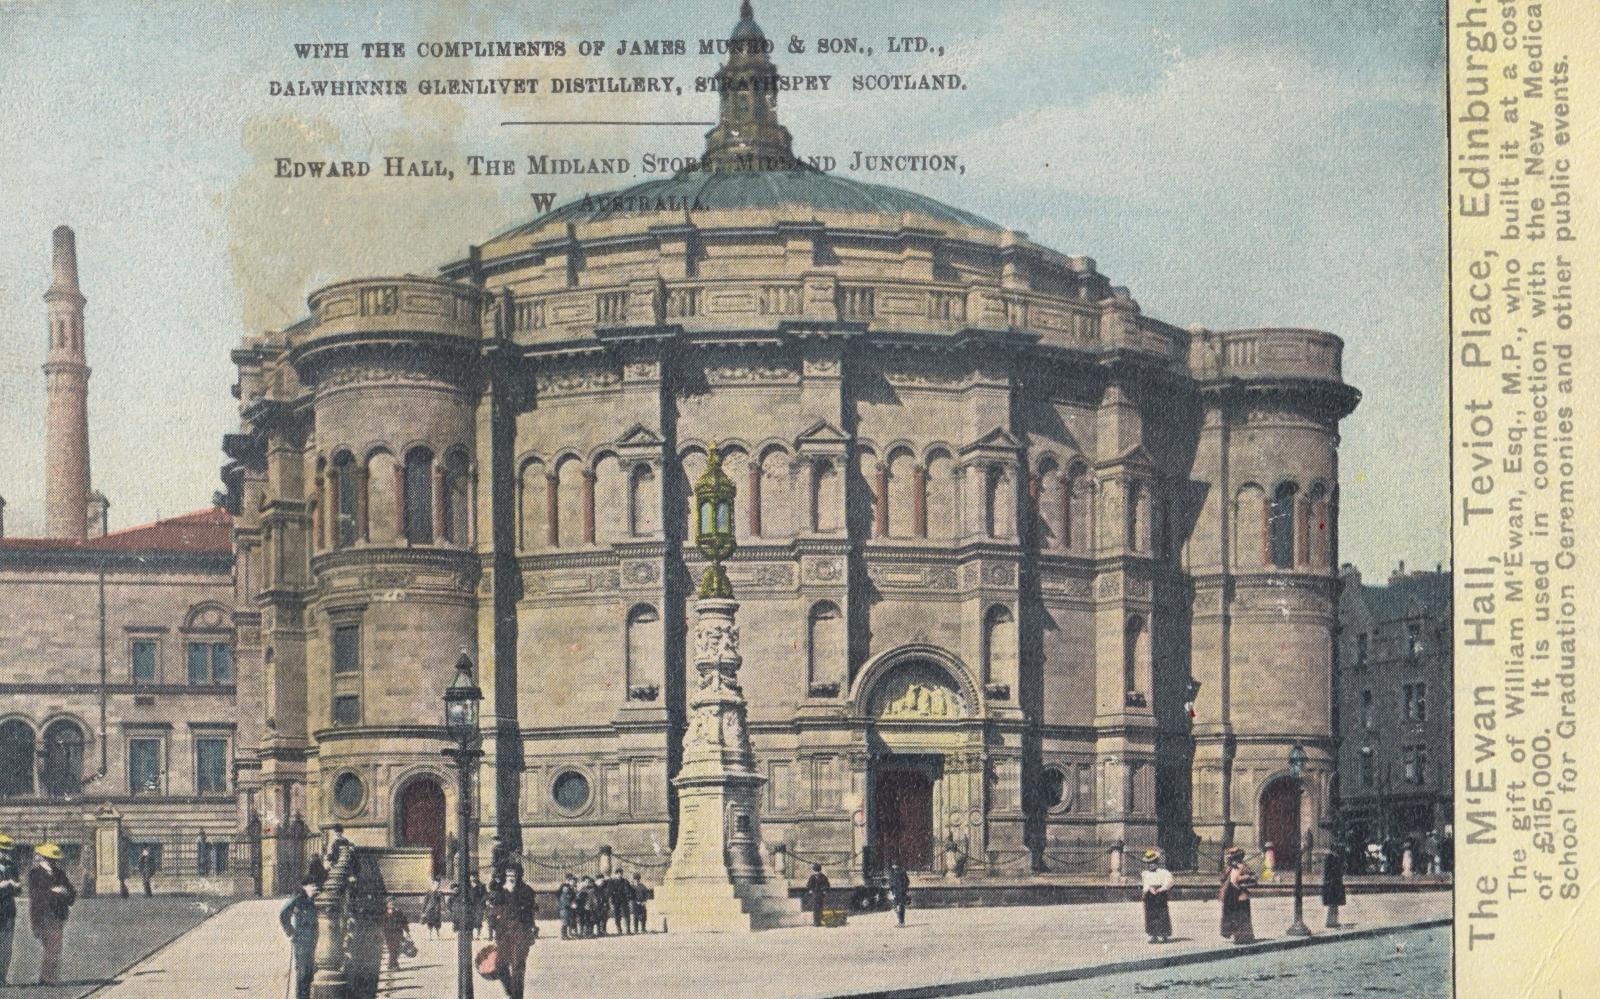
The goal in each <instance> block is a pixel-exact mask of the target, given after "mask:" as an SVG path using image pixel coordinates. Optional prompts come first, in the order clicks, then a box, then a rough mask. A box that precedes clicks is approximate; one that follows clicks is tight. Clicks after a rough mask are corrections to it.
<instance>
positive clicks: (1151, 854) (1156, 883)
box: [1139, 850, 1172, 943]
mask: <svg viewBox="0 0 1600 999" xmlns="http://www.w3.org/2000/svg"><path fill="white" fill-rule="evenodd" d="M1139 881H1140V883H1141V884H1142V885H1143V889H1144V890H1143V891H1142V892H1141V898H1142V900H1143V902H1144V932H1145V935H1146V936H1148V937H1149V938H1150V942H1151V943H1166V942H1167V941H1168V940H1170V939H1172V913H1171V912H1170V911H1169V910H1168V909H1167V895H1168V894H1169V893H1170V892H1171V891H1172V872H1171V871H1169V870H1167V869H1166V867H1164V866H1162V863H1161V853H1160V852H1159V851H1157V850H1146V851H1145V852H1144V870H1143V871H1141V872H1140V873H1139Z"/></svg>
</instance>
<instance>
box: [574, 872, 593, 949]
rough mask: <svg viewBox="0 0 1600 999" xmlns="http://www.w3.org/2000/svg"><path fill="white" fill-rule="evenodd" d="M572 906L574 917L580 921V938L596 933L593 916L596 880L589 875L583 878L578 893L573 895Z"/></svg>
mask: <svg viewBox="0 0 1600 999" xmlns="http://www.w3.org/2000/svg"><path fill="white" fill-rule="evenodd" d="M572 904H573V906H574V915H575V916H576V918H577V920H578V936H580V937H586V936H588V935H589V934H590V933H592V932H594V918H593V915H592V911H593V909H594V879H593V878H591V877H589V876H588V875H587V874H585V875H584V876H583V882H582V883H581V884H579V885H578V888H577V890H576V892H575V893H574V894H573V897H572Z"/></svg>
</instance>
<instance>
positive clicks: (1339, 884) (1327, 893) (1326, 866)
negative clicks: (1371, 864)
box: [1322, 847, 1344, 930]
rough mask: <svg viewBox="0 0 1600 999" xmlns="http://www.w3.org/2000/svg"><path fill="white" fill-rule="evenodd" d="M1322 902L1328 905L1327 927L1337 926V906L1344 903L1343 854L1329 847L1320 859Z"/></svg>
mask: <svg viewBox="0 0 1600 999" xmlns="http://www.w3.org/2000/svg"><path fill="white" fill-rule="evenodd" d="M1322 904H1323V905H1325V906H1327V907H1328V929H1330V930H1336V929H1338V928H1339V906H1341V905H1344V854H1342V853H1340V852H1339V850H1338V849H1337V848H1334V847H1329V848H1328V855H1327V856H1326V857H1325V858H1324V859H1323V861H1322Z"/></svg>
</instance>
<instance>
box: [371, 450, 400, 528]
mask: <svg viewBox="0 0 1600 999" xmlns="http://www.w3.org/2000/svg"><path fill="white" fill-rule="evenodd" d="M402 479H403V471H402V469H401V467H400V463H399V462H398V461H395V460H394V455H392V454H390V453H389V452H388V451H374V452H373V453H372V454H370V455H368V456H367V540H369V541H373V542H377V543H380V544H393V543H394V542H395V541H398V540H399V539H400V538H401V537H403V536H404V534H405V525H404V524H403V523H401V520H400V507H401V504H400V494H401V493H402V492H403V491H404V489H405V483H404V482H403V481H402Z"/></svg>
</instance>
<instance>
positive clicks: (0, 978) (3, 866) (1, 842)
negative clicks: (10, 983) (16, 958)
mask: <svg viewBox="0 0 1600 999" xmlns="http://www.w3.org/2000/svg"><path fill="white" fill-rule="evenodd" d="M16 848H17V844H16V841H15V840H13V839H12V838H11V837H10V836H5V835H0V986H4V985H5V984H6V982H7V980H8V979H9V978H10V976H11V940H12V936H13V934H14V933H15V932H16V929H17V893H18V892H20V891H21V890H22V874H21V872H20V871H18V870H17V859H16V857H15V856H14V855H13V853H12V851H13V850H15V849H16Z"/></svg>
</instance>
